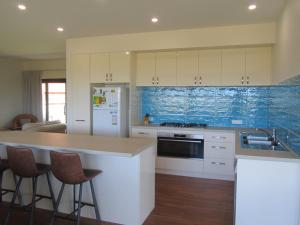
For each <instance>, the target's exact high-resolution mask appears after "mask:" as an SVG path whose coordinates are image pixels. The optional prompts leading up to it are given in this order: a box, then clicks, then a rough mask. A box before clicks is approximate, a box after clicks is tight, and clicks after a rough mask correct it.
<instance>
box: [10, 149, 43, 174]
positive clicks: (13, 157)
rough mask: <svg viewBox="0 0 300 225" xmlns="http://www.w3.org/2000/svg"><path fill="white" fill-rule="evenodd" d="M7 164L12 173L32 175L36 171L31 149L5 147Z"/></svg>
mask: <svg viewBox="0 0 300 225" xmlns="http://www.w3.org/2000/svg"><path fill="white" fill-rule="evenodd" d="M7 159H8V164H9V167H10V168H11V170H12V171H13V173H14V174H16V175H17V176H21V177H33V176H35V175H36V174H37V173H38V169H37V167H36V164H35V160H34V156H33V153H32V150H31V149H28V148H15V147H9V146H8V147H7Z"/></svg>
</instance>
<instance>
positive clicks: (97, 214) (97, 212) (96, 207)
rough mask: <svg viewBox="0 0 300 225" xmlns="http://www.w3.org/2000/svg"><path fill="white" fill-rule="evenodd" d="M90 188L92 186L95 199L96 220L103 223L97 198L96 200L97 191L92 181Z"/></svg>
mask: <svg viewBox="0 0 300 225" xmlns="http://www.w3.org/2000/svg"><path fill="white" fill-rule="evenodd" d="M90 186H91V192H92V197H93V204H94V209H95V214H96V220H97V221H101V217H100V213H99V208H98V204H97V198H96V194H95V189H94V185H93V181H92V180H90Z"/></svg>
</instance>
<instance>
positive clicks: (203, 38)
mask: <svg viewBox="0 0 300 225" xmlns="http://www.w3.org/2000/svg"><path fill="white" fill-rule="evenodd" d="M275 41H276V24H275V23H267V24H251V25H239V26H220V27H209V28H198V29H186V30H171V31H160V32H148V33H135V34H123V35H111V36H99V37H87V38H78V39H69V40H67V58H68V55H69V54H74V53H75V54H76V53H93V52H115V51H141V50H142V51H143V50H163V49H179V48H208V47H224V46H245V45H265V44H274V43H275Z"/></svg>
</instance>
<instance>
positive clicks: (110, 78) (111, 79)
mask: <svg viewBox="0 0 300 225" xmlns="http://www.w3.org/2000/svg"><path fill="white" fill-rule="evenodd" d="M110 81H112V73H111V74H110Z"/></svg>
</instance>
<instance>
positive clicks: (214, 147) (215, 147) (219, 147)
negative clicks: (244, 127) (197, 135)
mask: <svg viewBox="0 0 300 225" xmlns="http://www.w3.org/2000/svg"><path fill="white" fill-rule="evenodd" d="M211 147H212V148H213V149H226V147H223V146H211Z"/></svg>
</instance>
